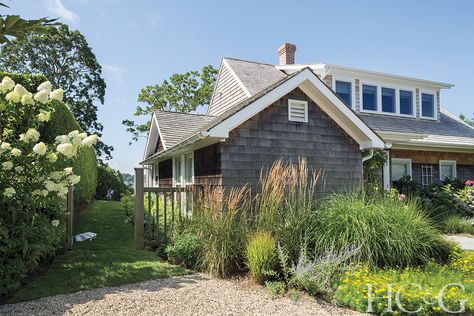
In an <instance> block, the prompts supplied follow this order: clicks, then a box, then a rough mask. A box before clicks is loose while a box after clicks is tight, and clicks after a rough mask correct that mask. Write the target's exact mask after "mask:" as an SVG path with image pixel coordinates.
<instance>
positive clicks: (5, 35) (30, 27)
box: [0, 2, 56, 44]
mask: <svg viewBox="0 0 474 316" xmlns="http://www.w3.org/2000/svg"><path fill="white" fill-rule="evenodd" d="M0 6H1V7H4V8H9V7H8V6H7V5H6V4H5V3H3V2H0ZM54 21H56V19H47V18H41V19H37V20H25V19H22V18H21V17H20V16H18V15H0V44H4V43H8V42H10V39H9V37H16V38H20V37H24V36H25V35H26V34H28V33H31V32H42V31H44V26H49V25H52V24H51V23H52V22H54Z"/></svg>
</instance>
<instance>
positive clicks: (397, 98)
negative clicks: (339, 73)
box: [359, 79, 436, 119]
mask: <svg viewBox="0 0 474 316" xmlns="http://www.w3.org/2000/svg"><path fill="white" fill-rule="evenodd" d="M364 85H369V86H375V87H377V110H376V111H372V110H365V109H364V92H363V86H364ZM382 88H388V89H395V112H394V113H392V112H383V111H382ZM400 90H404V91H410V92H411V97H412V100H411V102H412V107H413V108H412V110H413V114H412V115H408V114H402V113H400ZM429 93H430V94H431V93H432V92H429ZM420 98H421V94H420ZM420 100H421V99H420ZM435 102H436V101H435ZM359 104H360V112H363V113H376V114H383V115H391V116H399V117H409V118H416V89H415V88H409V87H405V86H402V85H397V84H392V83H390V82H388V83H380V82H374V81H370V80H362V79H359ZM435 110H436V108H435ZM435 112H436V111H435ZM431 119H433V118H431Z"/></svg>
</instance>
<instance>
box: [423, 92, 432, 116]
mask: <svg viewBox="0 0 474 316" xmlns="http://www.w3.org/2000/svg"><path fill="white" fill-rule="evenodd" d="M421 116H423V117H435V109H434V95H432V94H429V93H422V94H421Z"/></svg>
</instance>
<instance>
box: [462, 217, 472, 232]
mask: <svg viewBox="0 0 474 316" xmlns="http://www.w3.org/2000/svg"><path fill="white" fill-rule="evenodd" d="M460 227H461V228H460V232H461V233H466V234H471V235H474V219H472V218H470V219H465V218H464V219H461V221H460Z"/></svg>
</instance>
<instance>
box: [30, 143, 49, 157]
mask: <svg viewBox="0 0 474 316" xmlns="http://www.w3.org/2000/svg"><path fill="white" fill-rule="evenodd" d="M46 150H47V148H46V145H45V143H43V142H39V143H38V144H36V145H34V146H33V152H34V153H35V154H37V155H40V156H44V155H46Z"/></svg>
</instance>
